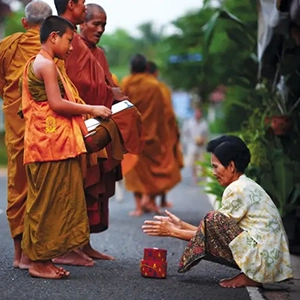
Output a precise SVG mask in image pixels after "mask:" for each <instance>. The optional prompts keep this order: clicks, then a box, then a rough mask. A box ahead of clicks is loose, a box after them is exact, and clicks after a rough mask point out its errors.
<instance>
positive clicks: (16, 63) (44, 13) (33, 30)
mask: <svg viewBox="0 0 300 300" xmlns="http://www.w3.org/2000/svg"><path fill="white" fill-rule="evenodd" d="M50 15H52V10H51V7H50V6H49V5H48V4H47V3H45V2H43V1H33V2H31V3H29V4H28V5H27V6H26V7H25V17H24V18H22V24H23V26H24V28H25V29H26V32H25V33H15V34H13V35H11V36H8V37H6V38H5V39H3V40H2V41H1V42H0V96H1V97H2V98H3V112H4V119H5V131H6V133H5V144H6V149H7V154H8V164H7V172H8V174H7V179H8V184H7V186H8V191H7V200H8V205H7V219H8V223H9V226H10V231H11V236H12V238H13V239H14V250H15V254H14V262H13V266H14V267H19V268H22V269H23V268H28V259H27V258H26V257H25V255H22V250H21V239H22V233H23V229H24V228H23V222H24V214H25V201H26V197H27V178H26V172H25V167H24V165H23V153H24V142H23V138H24V125H25V122H24V119H22V118H20V117H18V115H17V112H18V110H19V107H20V104H21V95H20V93H19V89H18V83H19V79H20V77H21V75H22V72H23V67H24V65H25V64H26V62H27V60H28V59H29V58H31V57H32V56H34V55H36V54H37V53H38V52H39V50H40V47H41V45H40V37H39V28H40V24H41V23H42V22H43V20H44V19H45V18H46V17H48V16H50Z"/></svg>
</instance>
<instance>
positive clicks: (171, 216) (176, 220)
mask: <svg viewBox="0 0 300 300" xmlns="http://www.w3.org/2000/svg"><path fill="white" fill-rule="evenodd" d="M165 213H166V215H167V217H165V216H154V219H155V220H160V221H161V220H162V219H166V220H168V221H169V222H170V223H172V224H173V225H174V226H175V227H176V228H178V229H181V227H182V221H181V220H180V219H179V218H178V217H177V216H175V215H174V214H171V213H170V212H169V211H168V210H165Z"/></svg>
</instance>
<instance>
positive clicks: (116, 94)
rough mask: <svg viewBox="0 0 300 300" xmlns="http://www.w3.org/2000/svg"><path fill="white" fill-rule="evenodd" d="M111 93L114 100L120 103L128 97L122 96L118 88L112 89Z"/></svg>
mask: <svg viewBox="0 0 300 300" xmlns="http://www.w3.org/2000/svg"><path fill="white" fill-rule="evenodd" d="M111 91H112V93H113V95H114V99H115V100H118V101H122V100H126V99H128V97H127V96H125V95H124V94H123V92H122V90H121V89H120V88H119V87H112V88H111Z"/></svg>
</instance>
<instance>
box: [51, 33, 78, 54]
mask: <svg viewBox="0 0 300 300" xmlns="http://www.w3.org/2000/svg"><path fill="white" fill-rule="evenodd" d="M73 36H74V31H73V30H72V29H70V28H68V29H67V31H66V32H65V33H64V35H63V36H62V37H60V36H57V39H56V41H55V49H54V52H55V56H56V57H57V58H59V59H66V58H67V56H68V55H69V54H70V53H71V51H72V50H73V47H72V40H73Z"/></svg>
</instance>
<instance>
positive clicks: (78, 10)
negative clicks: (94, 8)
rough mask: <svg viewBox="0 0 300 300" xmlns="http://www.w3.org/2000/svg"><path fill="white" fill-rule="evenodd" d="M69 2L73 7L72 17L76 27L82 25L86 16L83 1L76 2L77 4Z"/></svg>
mask: <svg viewBox="0 0 300 300" xmlns="http://www.w3.org/2000/svg"><path fill="white" fill-rule="evenodd" d="M71 2H72V5H73V10H72V16H73V18H74V20H76V25H77V24H82V23H83V22H84V20H85V15H86V7H85V0H78V1H77V3H75V2H73V1H72V0H71Z"/></svg>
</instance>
